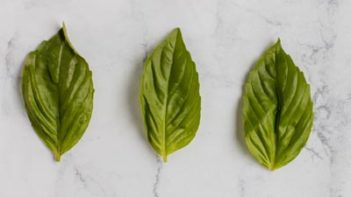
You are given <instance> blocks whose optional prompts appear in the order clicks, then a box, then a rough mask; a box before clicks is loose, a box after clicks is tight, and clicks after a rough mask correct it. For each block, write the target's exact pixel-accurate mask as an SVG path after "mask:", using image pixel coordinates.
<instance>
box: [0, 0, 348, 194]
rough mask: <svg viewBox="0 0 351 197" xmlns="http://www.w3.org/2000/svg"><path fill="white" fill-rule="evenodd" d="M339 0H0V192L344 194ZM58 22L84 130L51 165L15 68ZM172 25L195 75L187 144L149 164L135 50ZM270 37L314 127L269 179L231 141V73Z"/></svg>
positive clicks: (234, 82)
mask: <svg viewBox="0 0 351 197" xmlns="http://www.w3.org/2000/svg"><path fill="white" fill-rule="evenodd" d="M350 18H351V1H347V0H265V1H262V0H201V1H200V0H60V1H58V0H0V24H1V27H0V196H7V197H17V196H20V197H51V196H52V197H141V196H142V197H179V196H182V197H197V196H201V197H213V196H218V197H257V196H259V197H349V196H351V122H350V121H351V85H350V84H351V77H350V76H351V22H350ZM62 21H65V22H66V24H67V26H68V31H69V34H70V37H71V40H72V42H73V44H74V46H75V47H76V49H77V50H78V51H79V52H80V53H81V54H82V55H83V56H84V57H85V58H86V59H87V60H88V62H89V63H90V66H91V69H92V70H93V74H94V83H95V89H96V94H95V102H94V103H95V106H94V113H93V117H92V120H91V122H90V125H89V128H88V130H87V132H86V134H85V135H84V137H83V138H82V140H81V141H80V143H79V144H78V145H77V146H75V147H74V148H73V149H72V150H71V151H70V152H69V153H67V154H66V155H64V157H63V159H62V161H61V162H60V163H55V162H54V160H53V158H52V155H51V153H50V152H49V151H48V149H47V148H46V147H45V146H44V144H43V143H42V142H41V141H40V140H39V138H38V137H37V136H36V134H35V133H34V132H33V129H32V128H31V126H30V123H29V120H28V118H27V116H26V113H25V110H24V107H23V102H22V98H21V94H20V91H19V82H20V73H21V64H22V62H23V59H24V57H25V55H26V54H27V53H28V52H29V51H31V50H33V49H34V48H35V47H36V46H37V45H38V44H39V42H40V41H42V40H43V39H47V38H49V37H51V35H53V34H54V33H56V31H57V30H58V28H59V26H60V24H61V22H62ZM176 26H179V27H181V28H182V31H183V35H184V38H185V40H186V43H187V46H188V49H189V50H190V51H191V53H192V55H193V58H194V60H195V62H196V63H197V68H198V71H199V74H200V81H201V95H202V101H203V103H202V109H203V110H202V120H201V126H200V129H199V131H198V134H197V136H196V138H195V139H194V141H193V142H192V143H191V144H190V145H189V146H187V147H186V148H185V149H183V150H181V151H179V152H177V153H175V154H173V155H171V156H170V158H169V162H168V163H166V164H162V162H160V161H159V160H158V158H157V157H156V156H155V154H154V153H153V151H152V150H151V148H150V146H149V145H148V143H147V141H146V140H145V137H144V134H143V128H142V122H141V118H140V112H139V105H138V101H137V95H138V89H139V87H138V84H139V77H140V73H141V68H142V61H143V59H144V57H145V54H146V53H148V52H150V50H152V49H153V47H154V46H155V44H156V43H158V42H159V41H160V40H161V39H162V38H163V37H164V36H165V35H166V34H167V33H168V32H169V31H170V30H171V29H172V28H173V27H176ZM278 37H280V38H281V39H282V43H283V46H284V48H285V49H286V51H287V52H288V53H289V54H291V56H292V57H293V59H294V60H295V63H296V64H298V65H299V67H300V68H301V69H302V70H303V71H304V72H305V75H306V77H307V79H308V81H309V82H310V83H311V86H312V94H313V100H314V104H315V105H314V111H315V122H314V128H313V131H312V134H311V136H310V139H309V141H308V143H307V146H306V148H304V149H303V150H302V152H301V154H300V155H299V157H298V158H297V159H295V160H294V161H293V162H291V163H290V164H289V165H288V166H286V167H284V168H282V169H279V170H277V171H274V172H270V171H267V170H266V169H264V168H262V167H261V166H260V165H258V163H257V162H256V161H255V160H253V158H252V157H251V156H250V155H249V154H248V152H247V150H246V149H245V146H243V142H242V141H243V140H242V139H241V136H240V134H239V133H240V131H241V130H240V128H241V125H240V124H239V122H238V117H239V101H240V96H241V94H242V85H243V81H244V79H245V75H246V74H247V72H248V70H249V69H250V67H251V65H252V64H253V63H254V61H255V60H256V59H257V58H258V56H259V55H260V54H261V53H262V51H263V50H264V49H265V48H266V47H267V46H269V45H270V44H271V43H273V42H274V41H275V40H276V39H277V38H278Z"/></svg>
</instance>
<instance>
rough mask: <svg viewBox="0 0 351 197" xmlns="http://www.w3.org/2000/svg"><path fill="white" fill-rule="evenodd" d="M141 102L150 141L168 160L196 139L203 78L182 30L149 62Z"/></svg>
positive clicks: (147, 61) (171, 34) (175, 32)
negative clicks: (200, 80)
mask: <svg viewBox="0 0 351 197" xmlns="http://www.w3.org/2000/svg"><path fill="white" fill-rule="evenodd" d="M140 102H141V108H142V113H143V119H144V123H145V127H146V131H147V137H148V140H149V142H150V144H151V145H152V147H153V149H154V150H155V151H156V152H157V153H158V154H159V155H161V156H162V158H163V160H164V161H167V156H168V155H169V154H171V153H173V152H175V151H177V150H179V149H181V148H183V147H184V146H186V145H187V144H189V143H190V142H191V141H192V139H193V138H194V137H195V134H196V131H197V129H198V127H199V123H200V108H201V98H200V93H199V77H198V73H197V71H196V67H195V63H194V62H193V60H192V59H191V56H190V53H189V52H188V51H187V49H186V47H185V43H184V41H183V38H182V34H181V32H180V29H179V28H177V29H175V30H173V31H172V32H171V33H170V34H169V35H168V37H167V38H166V39H165V40H164V41H163V42H162V43H161V44H160V45H158V46H157V48H156V49H155V50H154V51H153V52H152V54H151V55H149V56H148V58H147V60H146V61H145V64H144V73H143V76H142V81H141V94H140Z"/></svg>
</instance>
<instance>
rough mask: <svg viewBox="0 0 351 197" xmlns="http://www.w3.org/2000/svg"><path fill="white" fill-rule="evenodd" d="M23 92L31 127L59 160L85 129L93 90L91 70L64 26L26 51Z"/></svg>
mask: <svg viewBox="0 0 351 197" xmlns="http://www.w3.org/2000/svg"><path fill="white" fill-rule="evenodd" d="M22 93H23V99H24V102H25V106H26V109H27V113H28V116H29V119H30V121H31V123H32V126H33V128H34V130H35V131H36V133H37V134H38V135H39V137H40V138H41V139H42V141H43V142H44V143H45V144H46V145H47V146H48V147H49V149H50V150H51V151H52V152H53V154H54V157H55V160H57V161H59V160H60V157H61V155H62V154H64V153H65V152H67V151H68V150H69V149H71V148H72V147H73V146H74V145H75V144H76V143H77V142H78V141H79V140H80V138H81V137H82V135H83V133H84V132H85V130H86V128H87V126H88V123H89V121H90V117H91V114H92V109H93V94H94V88H93V81H92V73H91V71H90V70H89V67H88V64H87V62H86V61H85V60H84V59H83V58H82V57H81V56H79V54H78V53H77V52H76V51H75V50H74V48H73V47H72V45H71V43H70V41H69V39H68V37H67V34H66V29H65V27H63V28H61V29H60V30H59V31H58V33H57V34H56V35H54V36H53V37H52V38H51V39H50V40H48V41H43V42H42V43H41V44H40V45H39V47H38V48H37V49H36V50H35V51H32V52H30V53H29V54H28V56H27V58H26V60H25V63H24V68H23V80H22Z"/></svg>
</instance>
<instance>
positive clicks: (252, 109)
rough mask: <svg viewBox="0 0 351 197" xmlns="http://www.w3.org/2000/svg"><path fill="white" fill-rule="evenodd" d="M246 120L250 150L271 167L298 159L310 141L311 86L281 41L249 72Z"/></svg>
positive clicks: (244, 109)
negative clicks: (283, 47)
mask: <svg viewBox="0 0 351 197" xmlns="http://www.w3.org/2000/svg"><path fill="white" fill-rule="evenodd" d="M243 122H244V131H245V142H246V145H247V147H248V149H249V151H250V153H251V154H252V155H253V157H254V158H256V160H258V161H259V163H261V164H262V165H264V166H266V167H267V168H269V169H272V170H274V169H277V168H280V167H282V166H284V165H286V164H288V163H289V162H290V161H292V160H293V159H294V158H296V157H297V155H298V154H299V153H300V151H301V149H302V148H303V146H304V145H305V144H306V142H307V140H308V136H309V134H310V132H311V129H312V123H313V103H312V100H311V95H310V87H309V85H308V83H307V82H306V80H305V78H304V75H303V73H302V72H301V71H300V70H299V68H298V67H297V66H296V65H295V64H294V62H293V60H292V59H291V57H290V56H289V55H288V54H286V53H285V51H284V50H283V49H282V47H281V44H280V40H278V41H277V43H276V44H274V45H273V46H272V47H271V48H269V49H268V50H267V51H266V52H265V53H264V54H263V55H262V56H261V58H260V59H259V60H258V62H257V63H256V65H255V66H254V68H253V69H252V70H251V71H250V73H249V75H248V78H247V81H246V83H245V88H244V95H243Z"/></svg>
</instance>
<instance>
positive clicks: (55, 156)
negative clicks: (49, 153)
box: [54, 152, 61, 162]
mask: <svg viewBox="0 0 351 197" xmlns="http://www.w3.org/2000/svg"><path fill="white" fill-rule="evenodd" d="M54 158H55V161H57V162H58V161H60V160H61V154H60V153H58V152H56V153H54Z"/></svg>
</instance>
